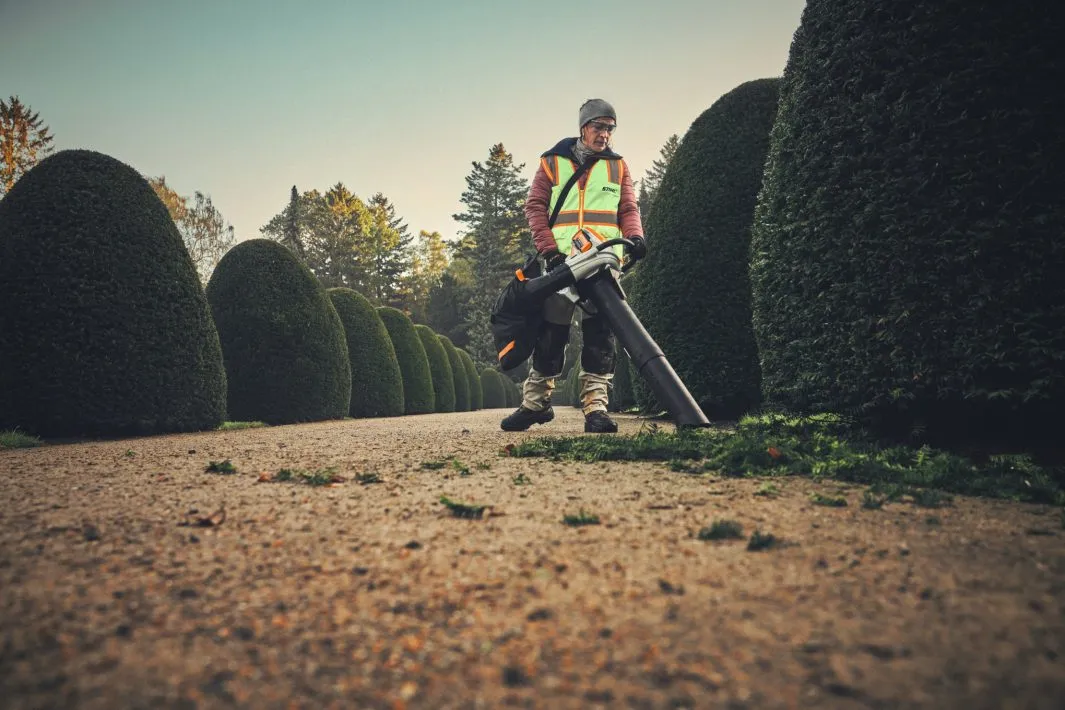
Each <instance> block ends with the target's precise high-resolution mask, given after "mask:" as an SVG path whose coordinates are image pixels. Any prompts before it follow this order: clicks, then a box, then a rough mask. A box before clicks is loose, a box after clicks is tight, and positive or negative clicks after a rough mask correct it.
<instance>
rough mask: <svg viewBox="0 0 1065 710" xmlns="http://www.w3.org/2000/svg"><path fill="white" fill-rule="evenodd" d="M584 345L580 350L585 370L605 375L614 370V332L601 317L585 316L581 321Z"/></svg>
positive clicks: (582, 365)
mask: <svg viewBox="0 0 1065 710" xmlns="http://www.w3.org/2000/svg"><path fill="white" fill-rule="evenodd" d="M581 332H582V333H583V334H584V347H583V348H582V350H581V367H582V368H583V369H584V371H585V372H590V373H594V374H597V375H606V374H609V373H612V372H614V334H613V333H612V332H610V328H609V327H608V326H607V324H606V320H605V319H603V318H599V317H596V318H585V319H584V320H582V321H581Z"/></svg>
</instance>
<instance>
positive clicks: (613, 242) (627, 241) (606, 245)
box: [595, 237, 639, 274]
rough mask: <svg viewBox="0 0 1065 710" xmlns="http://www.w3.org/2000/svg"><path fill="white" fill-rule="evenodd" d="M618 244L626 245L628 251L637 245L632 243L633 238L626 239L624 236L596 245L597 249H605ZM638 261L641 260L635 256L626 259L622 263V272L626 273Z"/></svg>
mask: <svg viewBox="0 0 1065 710" xmlns="http://www.w3.org/2000/svg"><path fill="white" fill-rule="evenodd" d="M618 245H621V246H622V247H624V248H625V251H626V252H631V251H632V250H633V247H635V246H636V245H635V244H633V243H632V240H631V239H625V238H624V237H618V238H617V239H608V240H606V241H605V242H599V243H598V244H596V245H595V250H596V251H602V250H604V249H609V248H610V247H613V246H618ZM637 261H639V259H633V258H628V259H626V260H625V263H623V264H622V265H621V273H623V274H624V273H625V272H626V271H628V270H629V269H631V268H632V267H634V266H636V262H637Z"/></svg>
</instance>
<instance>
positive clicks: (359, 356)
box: [326, 288, 403, 419]
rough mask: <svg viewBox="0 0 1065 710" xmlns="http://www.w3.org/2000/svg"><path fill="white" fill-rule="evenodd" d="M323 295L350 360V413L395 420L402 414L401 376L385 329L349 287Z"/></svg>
mask: <svg viewBox="0 0 1065 710" xmlns="http://www.w3.org/2000/svg"><path fill="white" fill-rule="evenodd" d="M326 293H328V294H329V299H330V300H331V301H332V302H333V307H334V308H336V310H337V315H339V316H340V322H341V323H342V324H343V325H344V334H345V336H346V340H347V343H348V359H349V360H350V361H351V406H350V408H349V409H348V412H349V414H350V415H351V416H352V417H355V418H357V419H358V418H362V417H398V416H400V415H401V414H403V374H402V373H401V372H400V371H399V360H397V359H396V349H395V348H394V347H392V339H391V338H390V337H389V336H388V329H387V328H385V324H384V323H383V322H381V316H379V315H378V314H377V309H376V308H374V306H373V304H372V303H370V301H369V300H368V299H367V298H366V297H365V296H363V295H362V294H361V293H359V292H357V291H353V290H352V289H350V288H331V289H329V290H328V291H326Z"/></svg>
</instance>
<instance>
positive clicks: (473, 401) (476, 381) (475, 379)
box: [459, 350, 484, 411]
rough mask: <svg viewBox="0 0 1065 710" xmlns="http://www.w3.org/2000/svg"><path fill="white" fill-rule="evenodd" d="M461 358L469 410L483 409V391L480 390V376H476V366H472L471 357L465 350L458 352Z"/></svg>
mask: <svg viewBox="0 0 1065 710" xmlns="http://www.w3.org/2000/svg"><path fill="white" fill-rule="evenodd" d="M459 357H460V358H462V366H463V367H465V368H466V381H467V382H468V383H469V385H470V410H471V411H477V410H478V409H484V391H483V390H482V389H481V376H480V375H478V374H477V366H476V365H474V364H473V356H471V355H470V354H469V353H468V352H466V351H465V350H459Z"/></svg>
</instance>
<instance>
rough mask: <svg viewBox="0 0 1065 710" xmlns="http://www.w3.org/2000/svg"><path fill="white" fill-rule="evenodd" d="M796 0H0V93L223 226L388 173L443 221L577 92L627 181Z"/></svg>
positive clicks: (741, 71) (763, 48)
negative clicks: (205, 206)
mask: <svg viewBox="0 0 1065 710" xmlns="http://www.w3.org/2000/svg"><path fill="white" fill-rule="evenodd" d="M804 6H805V0H642V1H637V0H608V1H606V2H591V1H589V2H560V1H558V0H542V1H540V2H516V1H512V0H451V1H450V2H428V1H427V0H423V1H419V2H414V1H413V0H381V1H380V2H375V3H366V2H362V1H361V0H348V1H343V2H342V1H339V0H317V1H316V0H306V1H304V2H285V3H282V2H273V1H271V0H261V1H258V2H256V1H254V0H212V1H211V2H208V1H206V0H181V1H178V2H174V1H172V0H171V1H169V2H160V1H158V0H34V1H32V2H22V1H19V0H0V95H2V96H3V97H4V98H6V97H8V96H10V95H18V96H19V97H20V98H21V99H22V101H23V102H24V103H26V104H28V105H29V106H30V107H31V108H32V109H33V110H35V111H37V112H39V113H40V115H41V118H42V119H43V120H44V122H45V123H47V124H48V125H49V126H50V127H51V129H52V132H53V134H54V135H55V137H56V140H55V145H56V147H57V148H59V149H63V148H90V149H93V150H97V151H100V152H103V153H107V154H109V155H112V156H114V157H116V158H118V159H119V160H122V161H123V162H126V163H128V164H130V165H132V166H133V167H134V168H136V169H137V170H139V171H140V172H142V173H144V174H146V175H152V176H156V175H165V176H166V178H167V181H168V182H169V183H170V185H171V186H172V187H173V188H174V189H176V190H177V191H178V192H179V193H181V194H183V195H191V194H192V193H193V192H194V191H196V190H199V191H201V192H204V193H206V194H208V195H210V196H211V198H212V200H213V202H214V204H215V206H216V207H218V208H219V210H220V211H221V212H222V214H223V215H224V216H225V218H226V219H227V220H228V221H229V222H230V223H232V224H233V226H234V227H235V229H236V233H237V238H238V239H248V238H252V237H258V236H260V235H259V228H260V227H261V226H262V225H264V224H265V223H266V222H267V221H268V220H269V219H270V218H271V217H272V216H273V215H275V214H277V213H278V212H279V211H280V210H281V209H283V208H284V206H285V204H286V202H287V200H288V194H289V190H290V188H291V186H292V185H293V184H295V185H297V187H298V188H299V189H300V190H301V191H302V190H307V189H312V188H318V189H320V190H325V189H327V188H328V187H330V186H331V185H333V184H335V183H336V182H343V183H345V184H346V185H347V186H348V188H350V189H351V190H352V191H353V192H354V193H355V194H357V195H359V196H361V197H363V198H367V197H369V196H370V195H372V194H373V193H375V192H383V193H384V194H385V195H387V196H388V197H389V198H390V199H391V200H392V202H393V203H394V204H395V205H396V210H397V212H398V214H399V215H400V216H402V217H403V218H404V219H405V220H406V222H407V224H408V225H409V226H410V228H411V230H412V232H414V233H417V231H418V230H420V229H427V230H430V231H432V230H436V231H439V232H441V233H442V234H443V235H444V236H445V237H448V238H451V237H453V236H455V235H456V234H457V232H458V230H459V229H460V228H461V225H460V224H459V223H457V222H455V221H454V220H453V219H452V218H451V215H452V214H454V213H455V212H457V211H461V210H462V209H463V206H462V204H461V202H460V197H461V194H462V191H463V189H464V188H465V181H464V177H465V176H466V175H467V174H468V173H469V171H470V168H471V165H470V163H471V161H474V160H478V161H483V160H485V159H486V158H487V156H488V149H489V148H490V147H491V146H492V145H493V144H495V143H498V142H502V143H503V144H504V146H505V147H506V148H507V150H508V151H510V152H511V153H513V154H514V157H515V161H516V162H518V163H525V164H526V168H525V170H524V172H525V174H526V176H527V177H529V178H531V177H532V174H533V170H534V168H535V166H536V163H537V158H538V156H539V155H540V153H541V152H543V151H544V150H546V149H547V148H549V147H550V146H551V145H553V144H554V143H555V142H557V141H558V140H559V139H560V138H563V137H566V136H571V135H576V132H577V129H576V123H577V108H578V107H579V106H580V104H581V103H582V102H583V101H584V100H585V99H587V98H592V97H600V98H605V99H607V100H608V101H610V102H611V103H612V104H613V105H614V107H615V109H616V110H617V112H618V124H619V128H618V132H617V134H616V135H615V139H614V147H615V149H616V150H617V151H618V152H619V153H621V154H622V155H624V156H625V158H626V160H627V161H628V163H629V166H630V169H631V170H632V171H633V174H634V175H635V176H636V177H637V178H639V177H641V176H642V175H643V174H644V172H645V171H646V170H647V169H648V168H649V167H650V164H651V161H652V160H653V159H655V158H657V157H658V154H659V150H660V148H661V147H662V144H663V143H665V141H666V139H667V138H668V137H669V136H670V134H672V133H677V134H680V135H681V136H683V135H684V132H685V131H687V129H688V126H690V125H691V123H692V121H694V120H695V118H696V117H697V116H698V115H699V114H700V113H702V112H703V111H704V110H706V109H707V108H709V106H710V105H711V104H712V103H713V102H714V101H715V100H717V99H718V98H719V97H720V96H721V95H722V94H724V93H726V92H728V91H729V90H731V89H733V88H735V87H736V86H738V85H739V84H742V83H743V82H745V81H749V80H752V79H760V78H763V77H769V76H779V75H780V74H781V73H782V71H783V69H784V65H785V63H786V61H787V56H788V49H789V47H790V44H791V37H792V34H793V33H794V31H795V29H796V28H797V27H798V25H799V19H800V15H801V13H802V9H803V7H804Z"/></svg>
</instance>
